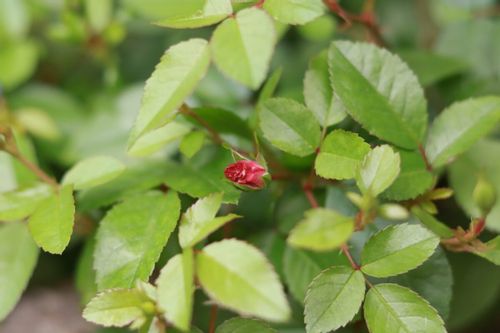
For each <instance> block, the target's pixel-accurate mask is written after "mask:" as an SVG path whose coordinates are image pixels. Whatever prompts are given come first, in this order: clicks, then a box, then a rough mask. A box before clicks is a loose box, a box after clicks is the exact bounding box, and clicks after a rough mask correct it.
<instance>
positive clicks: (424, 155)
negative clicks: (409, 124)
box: [418, 144, 432, 172]
mask: <svg viewBox="0 0 500 333" xmlns="http://www.w3.org/2000/svg"><path fill="white" fill-rule="evenodd" d="M418 151H419V152H420V155H422V158H423V159H424V163H425V168H426V169H427V171H429V172H432V165H431V163H430V162H429V159H428V158H427V154H426V153H425V148H424V146H423V145H422V144H419V145H418Z"/></svg>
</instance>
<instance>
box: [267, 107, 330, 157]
mask: <svg viewBox="0 0 500 333" xmlns="http://www.w3.org/2000/svg"><path fill="white" fill-rule="evenodd" d="M259 125H260V128H261V130H262V132H263V133H264V137H265V138H266V139H267V140H269V141H270V142H271V143H272V144H273V145H275V146H276V147H277V148H279V149H281V150H283V151H286V152H287V153H290V154H293V155H297V156H306V155H309V154H312V153H313V152H314V151H315V149H316V148H317V147H318V146H319V141H320V136H321V130H320V127H319V124H318V121H317V120H316V118H315V117H314V115H313V114H312V113H311V111H309V110H308V109H307V108H306V107H305V106H303V105H302V104H300V103H298V102H295V101H294V100H291V99H286V98H270V99H268V100H267V101H265V102H264V103H262V104H261V107H260V109H259Z"/></svg>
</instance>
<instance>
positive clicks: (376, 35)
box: [323, 0, 387, 47]
mask: <svg viewBox="0 0 500 333" xmlns="http://www.w3.org/2000/svg"><path fill="white" fill-rule="evenodd" d="M323 2H324V4H325V5H326V6H327V7H328V8H329V9H330V11H331V12H332V13H335V14H337V15H338V16H339V17H340V18H342V19H343V20H344V22H345V23H346V27H347V28H348V27H350V26H351V25H352V23H353V22H356V23H360V24H362V25H363V26H364V27H365V28H366V30H367V31H368V32H369V33H370V36H371V39H372V40H373V41H374V42H375V44H377V45H379V46H383V47H387V42H386V41H385V40H384V37H383V36H382V33H381V29H380V26H379V25H378V23H377V21H376V18H375V13H374V7H375V6H374V5H375V1H374V0H367V1H366V2H365V5H364V6H363V7H364V8H363V12H362V13H361V14H353V13H350V12H348V11H346V10H345V9H344V8H342V6H340V4H339V3H338V2H337V0H323Z"/></svg>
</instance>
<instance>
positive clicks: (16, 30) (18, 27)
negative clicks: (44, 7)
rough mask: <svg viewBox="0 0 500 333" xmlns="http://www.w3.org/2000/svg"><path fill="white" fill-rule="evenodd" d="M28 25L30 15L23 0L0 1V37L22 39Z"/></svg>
mask: <svg viewBox="0 0 500 333" xmlns="http://www.w3.org/2000/svg"><path fill="white" fill-rule="evenodd" d="M29 27H30V17H29V11H28V6H27V4H26V3H25V2H23V1H18V0H3V1H1V2H0V39H2V40H4V39H10V40H16V39H22V38H23V37H24V36H25V35H26V34H27V32H28V30H29ZM0 63H1V62H0ZM0 81H1V80H0Z"/></svg>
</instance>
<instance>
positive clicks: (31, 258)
mask: <svg viewBox="0 0 500 333" xmlns="http://www.w3.org/2000/svg"><path fill="white" fill-rule="evenodd" d="M37 259H38V247H37V246H36V244H35V242H33V239H32V238H31V235H30V234H29V232H28V229H27V228H26V225H25V224H23V223H18V222H13V223H9V224H3V225H0V295H2V297H0V320H3V319H5V317H6V316H7V315H8V314H9V312H10V311H11V310H12V309H13V308H14V306H15V305H16V303H17V302H18V300H19V299H20V298H21V294H22V293H23V291H24V289H25V288H26V286H27V285H28V281H29V279H30V277H31V274H32V273H33V270H34V269H35V265H36V261H37Z"/></svg>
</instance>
